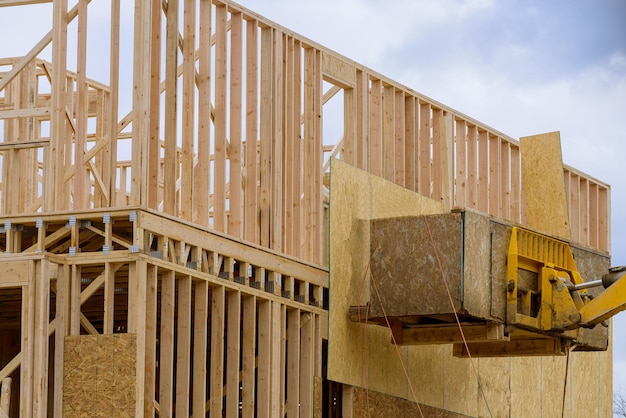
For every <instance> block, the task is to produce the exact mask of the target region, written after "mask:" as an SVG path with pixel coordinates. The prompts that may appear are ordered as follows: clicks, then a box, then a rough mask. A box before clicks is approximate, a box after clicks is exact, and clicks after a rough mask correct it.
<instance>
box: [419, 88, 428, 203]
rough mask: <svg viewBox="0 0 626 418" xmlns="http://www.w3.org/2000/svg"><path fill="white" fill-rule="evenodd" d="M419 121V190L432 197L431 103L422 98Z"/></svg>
mask: <svg viewBox="0 0 626 418" xmlns="http://www.w3.org/2000/svg"><path fill="white" fill-rule="evenodd" d="M419 107H420V122H419V147H418V152H419V181H418V184H417V186H418V187H417V190H418V192H419V193H420V194H422V195H424V196H427V197H431V177H430V172H431V156H430V147H431V145H430V144H431V143H430V131H431V117H430V104H428V102H423V101H421V100H420V102H419Z"/></svg>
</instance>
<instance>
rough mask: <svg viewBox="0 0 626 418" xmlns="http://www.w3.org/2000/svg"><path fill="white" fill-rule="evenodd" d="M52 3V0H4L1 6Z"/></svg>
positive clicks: (0, 3) (0, 2)
mask: <svg viewBox="0 0 626 418" xmlns="http://www.w3.org/2000/svg"><path fill="white" fill-rule="evenodd" d="M40 3H52V0H3V1H0V7H9V6H27V5H29V4H40Z"/></svg>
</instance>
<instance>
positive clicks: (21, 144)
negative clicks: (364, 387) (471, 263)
mask: <svg viewBox="0 0 626 418" xmlns="http://www.w3.org/2000/svg"><path fill="white" fill-rule="evenodd" d="M36 3H50V4H45V5H37V6H35V4H36ZM98 3H99V4H98ZM103 3H106V8H105V9H103V7H102V4H103ZM130 3H131V2H121V1H120V0H110V1H109V2H90V1H89V0H77V1H69V4H68V1H67V0H54V1H41V0H20V1H16V0H9V1H4V2H1V3H0V13H2V10H3V9H2V7H47V8H48V10H51V11H52V15H51V16H52V19H51V29H50V31H49V32H48V33H46V34H45V35H44V36H43V37H42V38H41V40H40V41H39V42H38V43H36V44H35V45H33V46H32V49H30V50H28V51H24V54H23V55H22V56H18V57H2V58H0V166H1V170H2V171H1V176H0V221H1V222H0V251H1V254H0V380H2V379H4V378H6V377H12V382H13V384H12V401H11V404H10V407H11V408H10V411H11V412H10V415H9V416H11V417H17V416H20V417H24V418H30V417H44V416H53V417H62V416H63V417H73V416H84V415H81V414H85V413H89V414H96V415H92V416H97V413H101V414H102V416H135V417H140V416H146V417H148V416H151V417H152V416H156V415H157V414H158V416H160V417H170V416H177V417H183V416H184V417H189V416H193V417H199V416H206V414H207V413H208V414H209V415H210V416H212V417H215V416H228V417H232V416H242V417H255V416H258V417H278V416H287V417H296V416H301V417H310V416H340V409H341V405H337V404H336V403H337V402H338V401H337V399H340V398H341V396H339V395H338V394H339V393H340V392H341V391H340V390H338V389H337V388H338V386H337V384H335V383H333V382H328V381H327V380H326V379H325V376H326V366H327V363H328V362H327V356H328V355H330V354H329V353H328V352H327V350H326V341H327V339H328V309H329V306H328V305H329V296H328V291H329V283H328V251H329V240H328V227H327V225H328V218H329V214H328V212H329V190H328V185H329V181H328V179H329V173H330V160H331V159H332V158H337V159H340V160H342V161H343V162H346V163H348V164H350V165H352V166H355V167H358V168H361V169H364V170H366V171H368V172H370V173H372V174H375V175H377V176H380V177H383V178H384V179H386V180H388V181H391V182H394V183H396V184H398V185H400V186H402V187H404V188H406V189H408V190H412V191H414V192H417V193H419V194H421V195H423V196H426V197H429V198H432V199H434V200H436V201H438V202H441V204H442V205H443V208H444V209H445V210H450V209H451V208H452V207H456V206H460V207H465V208H470V209H473V210H476V211H480V212H482V213H485V214H489V215H492V216H494V217H498V218H503V219H506V220H507V221H510V222H513V223H523V222H524V220H525V202H524V199H523V197H522V193H521V162H520V150H519V143H518V141H516V140H515V139H513V138H510V137H508V136H506V135H505V134H503V133H501V132H498V131H496V130H494V129H492V128H490V127H489V126H486V125H485V124H482V123H480V122H479V121H476V120H474V119H472V118H470V117H468V116H466V115H464V114H462V113H460V112H457V111H456V110H454V109H451V108H449V107H448V106H445V105H444V104H441V103H438V102H436V101H434V100H432V99H430V98H428V97H425V96H423V95H421V94H419V93H417V92H415V91H413V90H411V89H410V88H407V87H405V86H403V85H401V84H399V83H397V82H395V81H393V80H391V79H389V78H387V77H384V76H383V75H381V74H378V73H376V72H375V71H372V70H371V69H369V68H366V67H364V66H362V65H360V64H358V63H356V62H354V61H351V60H350V59H348V58H346V57H344V56H341V55H339V54H337V53H335V52H333V51H331V50H329V49H327V48H325V47H323V46H321V45H318V44H316V43H315V42H313V41H311V40H309V39H306V38H304V37H302V36H300V35H298V34H296V33H294V32H292V31H290V30H288V29H286V28H284V27H282V26H280V25H278V24H276V23H274V22H271V21H269V20H267V19H265V18H264V17H262V16H259V15H258V14H256V13H254V12H253V11H251V10H248V9H245V8H243V7H241V6H239V5H237V4H236V3H232V2H230V1H226V0H167V1H161V0H158V1H157V0H136V1H135V2H134V3H133V5H132V7H131V8H129V4H130ZM96 7H98V9H97V11H93V9H94V8H96ZM96 16H97V19H96V18H95V17H96ZM564 174H565V179H566V186H567V199H568V203H569V208H570V214H569V216H570V227H571V233H572V240H573V241H575V242H577V243H580V244H581V245H585V246H588V247H591V248H594V249H597V250H599V251H603V252H608V251H609V250H610V248H609V242H610V234H609V231H610V216H609V213H610V210H609V202H610V188H609V186H608V185H606V184H604V183H603V182H601V181H598V180H596V179H594V178H592V177H590V176H588V175H586V174H584V173H581V172H580V171H578V170H576V169H575V168H572V167H568V166H566V167H565V171H564ZM331 205H332V203H331ZM330 308H331V309H332V306H331V307H330ZM346 315H347V313H346ZM609 364H610V361H609ZM94 376H97V378H95V377H94ZM92 384H93V385H92ZM354 396H357V397H358V396H360V395H354ZM346 399H347V398H346ZM350 399H352V398H350ZM419 401H420V402H421V403H424V404H429V405H431V406H433V407H438V408H440V409H441V411H443V410H444V409H445V406H444V407H443V408H441V407H442V405H436V403H437V402H432V403H431V402H430V401H429V400H428V399H420V400H419ZM346 402H348V401H347V400H346ZM346 410H347V409H345V408H344V412H345V411H346ZM88 411H91V412H88ZM609 411H610V405H609ZM0 413H1V412H0ZM450 413H451V414H452V412H450ZM454 413H457V414H460V413H465V412H462V411H459V410H458V409H457V410H456V411H455V412H454ZM333 414H334V415H333ZM345 414H347V412H346V413H345ZM476 415H479V413H478V412H477V413H476ZM0 416H1V415H0ZM442 416H444V415H442ZM445 416H448V415H445ZM450 416H461V415H450Z"/></svg>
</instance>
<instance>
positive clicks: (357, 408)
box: [352, 388, 469, 418]
mask: <svg viewBox="0 0 626 418" xmlns="http://www.w3.org/2000/svg"><path fill="white" fill-rule="evenodd" d="M352 416H353V417H355V418H356V417H369V418H388V417H420V416H424V417H428V418H469V416H468V415H464V414H458V413H455V412H451V411H446V410H445V409H440V408H434V407H432V406H429V405H423V404H420V405H419V406H418V405H417V404H416V403H415V402H411V401H407V400H405V399H398V398H396V397H393V396H389V395H385V394H382V393H379V392H373V391H369V392H368V391H365V390H363V389H360V388H355V390H354V401H353V404H352Z"/></svg>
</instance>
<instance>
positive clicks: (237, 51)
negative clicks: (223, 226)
mask: <svg viewBox="0 0 626 418" xmlns="http://www.w3.org/2000/svg"><path fill="white" fill-rule="evenodd" d="M242 20H243V19H242V17H241V13H232V14H231V16H230V146H229V150H230V152H229V157H230V165H229V167H230V173H229V177H230V186H229V199H230V204H229V210H230V214H229V217H228V233H229V235H232V236H235V237H237V238H241V237H242V224H243V223H242V216H243V215H242V205H243V199H242V190H241V181H242V170H241V165H242V164H241V163H242V158H241V139H242V135H241V126H242V125H241V124H242V119H243V117H242V110H243V107H242V93H243V86H242V83H243V73H242V71H243V63H242V52H243V51H242V48H243V46H242V38H243V34H242V30H243V27H242Z"/></svg>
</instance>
